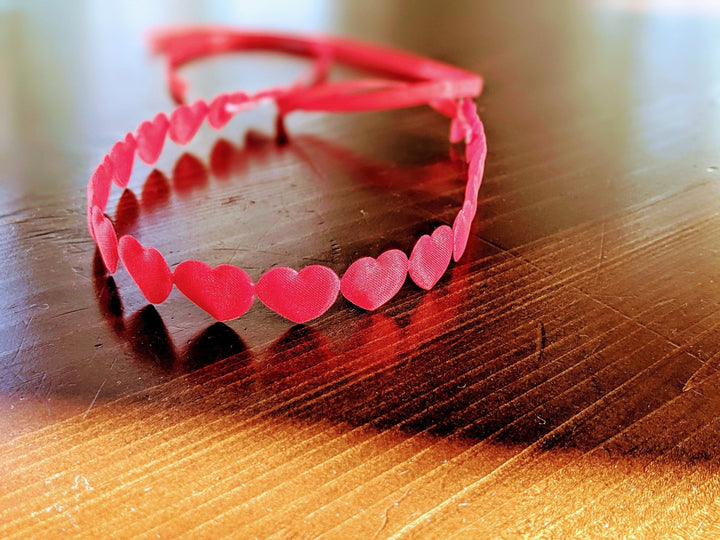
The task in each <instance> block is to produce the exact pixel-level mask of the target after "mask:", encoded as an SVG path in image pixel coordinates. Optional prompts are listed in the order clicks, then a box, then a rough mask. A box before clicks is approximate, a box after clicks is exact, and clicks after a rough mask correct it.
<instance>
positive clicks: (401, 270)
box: [87, 92, 487, 323]
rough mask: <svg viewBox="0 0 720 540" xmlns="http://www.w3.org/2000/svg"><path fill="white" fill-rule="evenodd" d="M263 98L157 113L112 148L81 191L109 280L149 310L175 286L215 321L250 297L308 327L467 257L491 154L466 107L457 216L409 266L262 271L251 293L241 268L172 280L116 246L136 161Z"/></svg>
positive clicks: (456, 123)
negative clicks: (119, 282)
mask: <svg viewBox="0 0 720 540" xmlns="http://www.w3.org/2000/svg"><path fill="white" fill-rule="evenodd" d="M267 98H268V93H267V92H265V93H261V94H256V95H255V96H247V95H245V94H244V93H241V92H237V93H233V94H220V95H219V96H217V97H216V98H215V99H214V100H212V101H211V103H210V105H208V104H207V103H206V102H205V101H203V100H197V101H195V102H194V103H193V104H192V105H180V106H179V107H177V108H176V109H175V110H174V111H173V112H172V114H171V115H170V117H169V118H168V117H167V116H166V115H165V114H164V113H158V114H157V115H156V116H155V117H154V118H153V120H151V121H145V122H143V123H141V124H140V126H139V127H138V129H137V131H136V132H135V134H134V135H133V134H131V133H128V134H127V135H126V137H125V139H124V140H122V141H119V142H117V143H115V144H114V145H113V147H112V149H111V151H110V152H109V153H108V154H107V155H106V156H105V158H104V159H103V161H102V163H101V164H100V165H99V166H98V168H97V169H96V170H95V172H94V173H93V175H92V176H91V178H90V181H89V182H88V187H87V204H88V227H89V229H90V233H91V235H92V237H93V239H94V240H95V242H96V244H97V246H98V250H99V252H100V255H101V257H102V259H103V262H104V264H105V266H106V268H107V270H108V271H109V272H110V273H114V272H115V271H116V270H117V266H118V262H119V261H122V263H123V265H124V266H125V268H126V269H127V271H128V273H129V274H130V276H131V277H132V278H133V280H134V281H135V283H136V284H137V285H138V287H139V288H140V290H141V292H142V293H143V294H144V296H145V297H146V299H147V300H148V301H149V302H151V303H153V304H157V303H162V302H163V301H164V300H165V299H166V298H167V297H168V295H169V294H170V292H171V290H172V286H173V284H174V285H176V286H177V287H178V289H179V290H180V291H181V292H182V293H183V294H184V295H185V296H187V297H188V298H189V299H190V300H191V301H193V302H194V303H195V304H196V305H198V306H199V307H201V308H202V309H204V310H205V311H207V312H208V313H209V314H210V315H212V316H213V317H215V318H216V319H218V320H221V321H224V320H230V319H234V318H237V317H240V316H241V315H243V314H244V313H245V312H246V311H247V310H248V309H250V306H251V305H252V303H253V300H254V297H255V296H257V297H258V298H259V299H260V301H261V302H262V303H263V304H265V305H266V306H268V307H269V308H270V309H272V310H273V311H275V312H276V313H278V314H280V315H282V316H283V317H285V318H287V319H289V320H291V321H293V322H296V323H304V322H307V321H309V320H311V319H314V318H316V317H319V316H320V315H322V314H323V313H325V312H326V311H327V310H328V309H329V308H330V306H331V305H332V304H333V303H334V302H335V300H336V298H337V296H338V293H339V292H342V294H343V296H344V297H345V298H347V299H348V300H349V301H351V302H353V303H354V304H356V305H358V306H360V307H362V308H363V309H367V310H374V309H377V308H378V307H380V306H381V305H383V304H384V303H386V302H387V301H388V300H390V299H391V298H392V297H393V296H395V294H396V293H397V292H398V291H399V290H400V288H401V287H402V285H403V283H404V282H405V278H406V276H407V275H408V273H409V274H410V277H411V278H412V280H413V281H414V282H415V283H416V284H417V285H418V286H420V287H421V288H423V289H426V290H429V289H431V288H432V287H433V286H434V285H435V283H437V281H438V280H439V279H440V278H441V277H442V275H443V274H444V273H445V271H446V270H447V267H448V265H449V264H450V259H451V258H453V259H454V260H455V261H457V260H459V259H460V257H461V256H462V254H463V253H464V251H465V246H466V244H467V240H468V237H469V233H470V225H471V223H472V220H473V218H474V216H475V212H476V208H477V195H478V190H479V188H480V183H481V181H482V176H483V168H484V162H485V157H486V154H487V145H486V141H485V133H484V130H483V127H482V123H481V121H480V119H479V117H478V115H477V110H476V107H475V104H474V103H473V102H472V101H471V100H469V99H466V100H461V101H459V102H458V107H457V111H456V114H455V116H454V118H453V121H452V126H451V135H450V139H451V141H452V142H455V141H457V140H460V139H462V138H464V139H465V142H466V160H467V162H468V163H469V171H468V181H467V185H466V190H465V200H464V203H463V207H462V208H461V210H460V211H459V212H458V214H457V216H456V218H455V221H454V223H453V227H452V229H451V228H450V227H448V226H447V225H442V226H440V227H438V228H437V229H436V230H435V231H434V232H433V233H432V235H431V236H428V235H424V236H422V237H421V238H420V239H419V240H418V241H417V242H416V244H415V246H414V247H413V250H412V253H411V255H410V258H409V259H408V257H407V256H406V255H405V253H403V252H402V251H399V250H390V251H387V252H385V253H383V254H381V255H380V256H379V257H378V258H377V259H374V258H372V257H363V258H361V259H358V260H357V261H355V262H354V263H353V264H351V265H350V267H349V268H348V269H347V271H346V272H345V274H344V275H343V277H342V279H340V278H338V276H337V274H336V273H335V272H334V271H332V270H331V269H330V268H327V267H325V266H322V265H312V266H308V267H305V268H304V269H302V270H301V271H300V272H297V271H295V270H294V269H292V268H288V267H277V268H273V269H270V270H268V271H267V272H265V274H263V275H262V276H261V277H260V279H259V280H258V282H257V284H253V283H252V281H251V279H250V277H249V276H248V275H247V274H246V273H245V272H244V271H243V270H242V269H240V268H238V267H236V266H232V265H220V266H218V267H216V268H214V269H213V268H211V267H210V266H209V265H207V264H205V263H203V262H201V261H195V260H190V261H184V262H182V263H180V264H179V265H178V266H177V267H176V268H175V271H174V272H171V271H170V268H169V267H168V265H167V262H166V261H165V259H164V257H163V256H162V255H161V254H160V253H159V252H158V251H157V250H156V249H155V248H153V247H149V246H148V247H146V246H143V245H142V244H140V242H139V241H138V240H137V239H136V238H135V237H133V236H131V235H125V236H123V237H122V238H120V239H119V240H118V238H117V233H116V231H115V228H114V226H113V224H112V221H110V219H109V218H108V217H107V216H105V214H104V211H105V208H106V206H107V203H108V200H109V195H110V189H111V187H112V183H115V184H116V185H117V186H118V187H120V188H123V189H124V188H125V187H126V186H127V184H128V182H129V179H130V176H131V174H132V168H133V162H134V156H135V153H137V156H138V157H139V158H140V159H141V160H142V161H144V162H145V163H147V164H148V165H152V164H154V163H155V162H156V161H157V160H158V158H159V156H160V154H161V152H162V148H163V146H164V142H165V138H166V136H169V137H170V138H171V139H172V140H173V141H174V142H176V143H178V144H180V145H185V144H187V143H188V142H190V140H192V138H193V137H194V136H195V134H196V133H197V131H198V129H199V128H200V126H201V124H202V122H203V121H204V120H205V118H207V120H208V123H209V124H210V125H211V126H212V127H213V128H215V129H220V128H222V127H223V126H224V125H225V124H227V122H228V121H229V120H230V118H232V116H233V115H234V114H237V113H238V112H240V111H242V110H247V109H248V108H251V107H253V106H255V105H256V104H258V103H259V102H260V100H262V99H267Z"/></svg>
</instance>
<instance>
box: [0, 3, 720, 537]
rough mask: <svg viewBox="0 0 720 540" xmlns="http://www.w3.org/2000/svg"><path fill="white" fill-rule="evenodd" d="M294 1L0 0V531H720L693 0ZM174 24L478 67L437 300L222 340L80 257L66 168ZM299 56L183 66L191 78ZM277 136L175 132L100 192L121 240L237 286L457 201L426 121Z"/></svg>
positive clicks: (397, 229)
mask: <svg viewBox="0 0 720 540" xmlns="http://www.w3.org/2000/svg"><path fill="white" fill-rule="evenodd" d="M257 4H260V3H257ZM295 4H296V3H287V4H272V3H271V4H268V5H265V6H264V7H258V6H255V7H252V8H251V4H250V3H247V4H240V5H238V6H234V7H217V6H216V5H214V4H213V5H210V6H209V7H205V8H201V7H198V6H197V5H195V4H190V3H187V4H186V3H170V2H168V3H166V4H156V3H152V4H151V3H132V4H116V3H105V2H103V3H100V2H90V3H87V4H84V3H73V4H68V3H65V2H55V3H49V2H47V3H39V2H38V3H18V4H17V5H16V4H13V3H10V4H9V5H8V4H6V3H1V2H0V178H1V179H2V181H1V182H0V195H1V197H0V231H1V236H0V254H1V255H2V257H1V258H0V276H1V281H0V291H1V293H2V294H0V347H1V348H0V355H1V356H0V358H1V359H0V537H3V538H16V537H17V538H24V537H34V538H43V537H53V538H55V537H58V536H61V537H62V536H86V537H90V536H93V537H107V536H118V537H131V536H133V537H135V536H140V537H148V538H149V537H157V536H160V537H175V536H178V535H180V534H181V533H185V534H186V535H187V536H188V537H209V538H215V537H218V536H225V535H227V536H234V537H238V538H255V537H260V538H267V537H272V538H314V537H317V536H324V537H326V538H397V537H402V538H451V537H452V538H456V537H457V538H482V537H509V538H514V537H521V536H524V537H533V538H534V537H549V538H561V537H567V536H569V535H571V536H573V535H574V536H577V537H586V538H597V537H601V536H609V537H618V536H626V537H640V538H643V537H647V538H652V537H661V536H666V535H670V534H677V535H679V536H682V537H697V538H713V537H718V536H720V502H719V501H720V474H719V473H720V470H719V469H720V467H719V462H718V457H717V455H718V448H720V435H718V433H720V390H719V389H718V383H719V382H720V378H719V376H718V367H720V345H719V344H718V343H719V338H720V272H719V270H718V269H719V268H720V199H719V198H718V195H720V170H719V167H720V38H719V36H720V19H719V18H718V9H717V6H716V5H715V6H713V5H712V4H710V5H708V4H704V3H700V2H686V3H680V2H662V3H659V4H658V5H657V6H656V5H655V4H654V3H652V2H609V3H589V2H586V3H581V2H573V3H567V4H566V3H556V2H542V3H541V2H471V1H468V2H437V3H436V2H379V1H378V2H355V3H349V4H344V3H343V4H340V3H319V4H317V5H313V6H312V7H308V6H307V5H305V6H302V7H300V6H296V5H295ZM297 4H300V3H297ZM213 6H214V7H213ZM187 21H222V22H226V23H233V24H238V25H242V24H244V25H250V26H259V27H268V26H272V25H277V26H280V27H282V28H286V29H296V30H315V31H325V32H332V33H336V34H343V35H349V36H354V37H359V38H363V39H366V40H371V41H375V42H378V43H385V44H390V45H395V46H399V47H402V48H406V49H408V50H411V51H415V52H418V53H421V54H426V55H428V56H431V57H434V58H437V59H440V60H444V61H449V62H452V63H455V64H457V65H459V66H462V67H464V68H467V69H470V70H473V71H477V72H479V73H482V74H483V75H484V76H485V79H486V91H485V93H484V94H483V96H482V97H481V99H480V100H479V106H480V111H481V115H482V117H483V119H484V121H485V123H486V129H487V133H488V140H489V145H490V152H489V158H488V166H487V175H486V180H485V183H484V184H483V187H482V189H481V197H480V204H479V212H478V218H477V219H476V222H475V224H474V227H473V234H472V236H471V240H470V244H469V248H468V252H467V254H466V256H465V257H464V258H463V259H462V260H461V262H460V263H459V264H456V265H453V266H452V267H451V270H450V271H449V273H448V274H447V275H446V276H445V277H444V278H443V279H442V280H441V281H440V283H439V284H438V285H437V287H436V288H435V289H434V290H433V291H432V292H430V293H427V294H426V293H424V292H422V291H420V290H419V289H417V288H416V287H414V286H413V285H412V284H411V283H410V282H408V283H406V285H405V287H404V288H403V289H402V290H401V292H400V293H399V295H398V297H396V298H395V299H394V300H393V301H391V302H390V303H389V304H388V305H387V306H385V307H383V308H381V309H380V310H378V311H377V312H375V313H366V312H362V311H361V310H358V309H355V308H353V307H352V306H351V305H349V304H348V303H347V302H345V301H339V302H338V303H337V304H336V305H335V306H334V307H333V308H332V309H331V311H330V312H329V313H328V314H327V315H326V316H324V317H323V318H322V319H320V320H318V321H317V322H315V323H313V324H310V325H308V326H300V327H291V325H290V324H289V323H287V322H286V321H284V320H282V319H280V318H279V317H277V316H274V315H273V314H272V313H271V312H269V311H268V310H267V309H265V308H264V307H262V306H261V305H259V304H258V303H256V304H255V306H254V307H253V309H252V310H251V311H250V312H249V313H248V314H247V315H246V316H244V317H243V318H241V319H239V320H236V321H232V322H230V323H228V324H227V325H223V324H219V323H215V324H213V321H212V320H211V319H209V317H208V316H206V315H205V314H204V313H203V312H202V311H201V310H199V309H198V308H196V307H195V306H193V305H192V304H191V303H190V302H189V301H187V300H186V299H184V298H183V297H182V295H180V294H179V293H178V292H177V291H174V292H173V294H172V296H171V297H170V299H169V300H168V301H167V302H166V303H164V304H162V305H161V306H158V307H157V309H155V308H153V307H148V306H146V305H145V303H144V302H143V300H142V297H141V296H140V294H139V292H138V291H137V290H136V288H135V287H134V286H133V285H132V284H131V282H130V280H129V277H128V276H127V274H126V273H124V271H119V272H118V274H117V275H116V276H115V279H114V280H113V281H109V280H107V279H106V278H105V277H103V276H102V275H101V274H98V273H97V271H96V270H97V264H98V262H97V260H96V256H95V255H94V247H93V244H92V242H91V240H90V239H89V237H88V234H87V232H86V229H85V217H84V208H85V202H84V201H85V187H84V186H85V183H86V181H87V177H88V175H89V174H90V172H91V171H92V169H93V168H94V166H95V165H96V163H97V162H98V161H99V160H100V158H101V157H102V155H103V153H104V152H106V151H107V149H108V148H109V147H110V145H111V144H112V143H113V142H114V141H115V140H117V139H119V138H120V137H122V135H123V134H124V132H125V131H128V130H132V129H133V128H134V126H136V125H137V123H138V122H140V121H141V120H144V119H146V118H149V117H150V116H151V115H152V114H153V113H155V112H156V111H157V110H166V111H167V110H169V109H170V108H171V103H170V100H169V98H168V96H167V94H166V91H165V89H164V81H163V71H162V66H161V63H160V61H159V60H158V59H156V58H152V57H150V56H149V55H147V54H146V52H145V51H144V49H143V44H142V40H141V37H142V33H143V32H144V31H145V30H146V29H147V28H149V27H151V26H152V25H153V24H157V23H161V22H187ZM302 67H303V64H302V62H299V61H298V60H294V59H285V58H276V57H271V56H267V55H259V54H254V55H250V56H247V57H239V56H238V57H233V56H231V57H227V58H222V59H216V60H212V61H209V62H207V63H205V64H203V65H197V66H191V67H188V68H187V69H186V70H185V74H186V75H187V77H188V79H189V80H190V81H191V83H192V84H193V91H194V92H195V94H194V95H204V96H210V95H213V94H215V93H216V92H218V91H220V90H224V89H233V88H238V87H244V88H250V89H252V88H258V87H261V86H266V85H268V84H274V83H281V82H283V81H287V80H290V79H291V78H292V77H293V76H294V75H295V74H296V73H298V72H299V70H300V69H302ZM272 126H273V115H272V110H270V109H263V110H260V111H258V112H255V113H252V114H248V115H245V116H243V117H239V118H237V119H236V120H234V121H233V122H232V123H231V124H229V125H228V126H227V127H226V128H225V129H224V130H223V131H222V132H220V133H216V132H213V131H211V130H209V129H208V130H205V131H203V133H202V134H201V136H200V137H199V138H198V140H196V141H194V142H193V144H192V145H191V146H190V147H189V149H188V150H187V152H186V153H184V154H183V152H182V151H180V150H179V149H177V148H175V147H172V145H168V148H167V149H166V151H165V152H164V154H163V157H162V158H161V161H160V163H159V164H158V170H157V171H151V170H150V169H149V168H143V167H138V168H137V169H136V171H135V174H134V176H133V179H132V181H131V184H130V188H131V190H130V191H128V192H126V193H124V194H123V195H122V196H120V194H119V193H115V194H113V198H112V200H111V204H110V207H109V208H110V210H111V211H112V213H113V216H114V217H115V219H116V222H117V226H118V228H119V229H121V230H122V231H133V232H134V233H135V234H137V235H138V236H139V238H140V239H141V240H143V241H151V242H152V243H153V244H154V245H155V246H157V247H158V248H160V249H161V251H163V253H165V254H166V255H167V257H168V259H169V262H170V263H171V265H173V264H176V263H177V262H179V261H180V260H183V259H186V258H190V257H197V258H200V259H202V260H205V261H207V262H208V263H211V264H220V263H233V264H237V265H239V266H241V267H243V268H245V269H247V271H248V272H249V273H250V275H251V277H252V278H253V279H257V277H258V276H259V275H260V274H261V273H262V272H263V271H264V270H266V269H268V268H270V267H272V266H274V265H289V266H296V267H299V266H303V265H306V264H311V263H314V262H318V261H321V262H322V263H324V264H327V265H329V266H331V267H332V268H334V269H336V270H337V271H338V272H342V270H344V269H345V268H346V267H347V265H348V264H349V263H350V262H351V261H352V260H354V259H356V258H357V257H359V256H361V255H377V254H379V253H380V252H381V251H382V250H384V249H387V248H389V247H398V248H400V249H404V250H406V251H408V250H409V249H410V248H411V247H412V245H413V242H414V239H415V238H417V237H418V236H419V235H421V234H423V233H426V232H428V231H430V230H432V228H433V227H434V226H436V225H437V224H439V223H449V222H450V221H451V220H452V217H453V215H454V212H456V211H457V208H458V206H459V204H460V203H461V201H462V190H463V180H462V178H463V176H464V174H465V171H464V168H463V165H462V162H461V161H460V160H458V159H457V155H456V154H453V152H456V153H457V152H458V151H461V148H457V149H455V150H454V151H453V150H450V151H448V145H447V142H446V140H447V139H446V137H447V129H448V125H447V121H445V120H443V118H442V117H440V116H439V115H437V114H436V113H434V112H432V111H430V110H426V109H412V110H406V111H396V112H392V113H383V114H363V115H360V114H358V115H342V116H330V115H298V116H296V117H291V118H290V119H289V124H288V129H289V132H290V137H291V140H290V143H289V144H287V145H285V146H276V145H275V144H274V142H273V134H272Z"/></svg>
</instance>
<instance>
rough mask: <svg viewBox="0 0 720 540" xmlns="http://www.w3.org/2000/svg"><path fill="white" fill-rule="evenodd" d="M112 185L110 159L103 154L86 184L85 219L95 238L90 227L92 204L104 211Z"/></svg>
mask: <svg viewBox="0 0 720 540" xmlns="http://www.w3.org/2000/svg"><path fill="white" fill-rule="evenodd" d="M111 187H112V168H111V166H110V159H109V158H108V157H107V156H105V159H103V161H102V163H101V164H100V165H98V167H97V169H95V172H94V173H93V175H92V176H91V177H90V182H88V185H87V220H88V229H90V234H91V235H92V236H93V238H95V236H94V233H93V230H92V229H93V228H92V209H93V206H97V207H98V208H100V211H104V210H105V208H106V207H107V203H108V198H109V197H110V188H111Z"/></svg>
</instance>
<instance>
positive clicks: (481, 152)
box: [465, 130, 487, 206]
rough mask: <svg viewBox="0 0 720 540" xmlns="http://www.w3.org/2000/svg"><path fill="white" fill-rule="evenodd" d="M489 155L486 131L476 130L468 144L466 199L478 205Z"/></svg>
mask: <svg viewBox="0 0 720 540" xmlns="http://www.w3.org/2000/svg"><path fill="white" fill-rule="evenodd" d="M486 157H487V144H486V142H485V132H483V131H482V130H481V131H480V132H477V133H476V132H474V133H473V134H472V137H471V139H470V143H469V144H468V161H469V163H470V166H469V167H468V182H467V185H466V186H465V200H469V201H471V202H472V204H473V205H474V206H476V205H477V198H478V192H479V190H480V184H482V180H483V174H484V172H485V158H486Z"/></svg>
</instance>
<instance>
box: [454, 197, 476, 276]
mask: <svg viewBox="0 0 720 540" xmlns="http://www.w3.org/2000/svg"><path fill="white" fill-rule="evenodd" d="M475 210H476V207H475V205H474V204H473V203H472V201H469V200H467V199H466V200H465V202H464V203H463V207H462V209H461V210H460V211H459V212H458V215H457V216H455V221H454V222H453V259H454V260H455V262H457V261H459V260H460V257H462V256H463V253H465V247H466V246H467V241H468V238H469V237H470V226H471V225H472V220H473V218H474V217H475Z"/></svg>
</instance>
